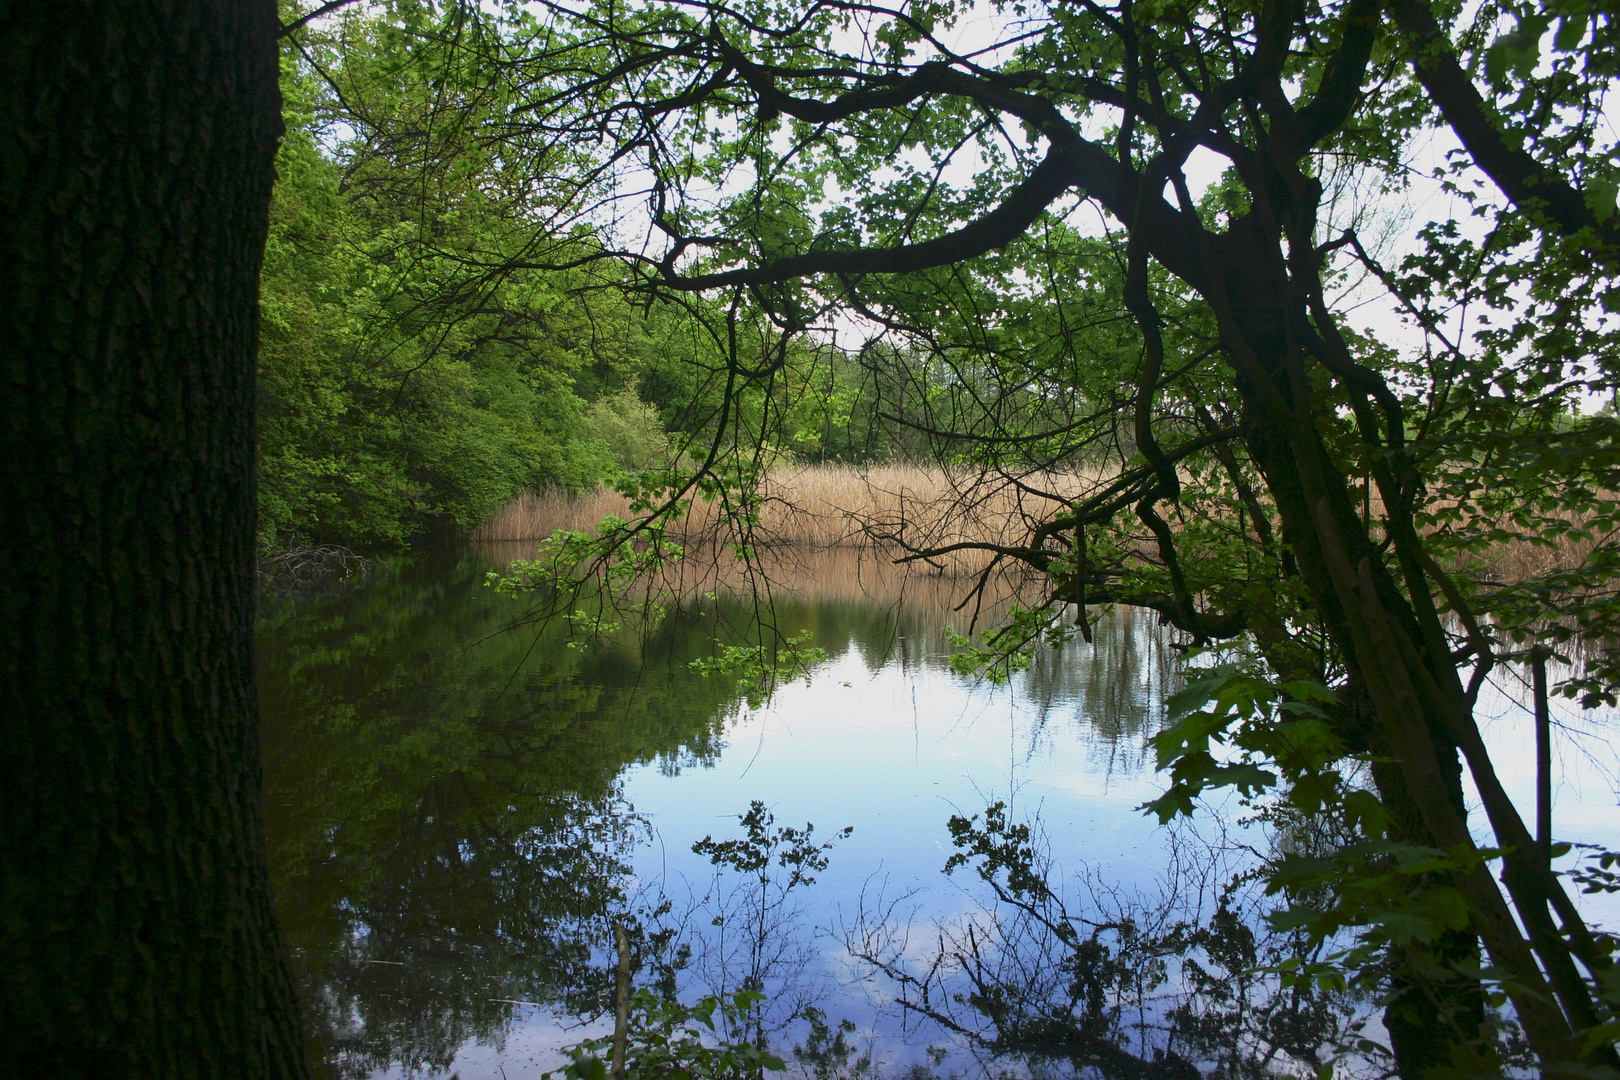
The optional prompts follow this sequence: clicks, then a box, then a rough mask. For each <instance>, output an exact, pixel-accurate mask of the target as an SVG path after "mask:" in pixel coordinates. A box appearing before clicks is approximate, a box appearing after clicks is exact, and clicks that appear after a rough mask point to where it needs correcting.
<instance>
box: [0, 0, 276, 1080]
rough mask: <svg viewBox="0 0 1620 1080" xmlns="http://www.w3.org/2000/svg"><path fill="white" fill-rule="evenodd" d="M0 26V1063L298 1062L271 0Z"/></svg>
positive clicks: (33, 12)
mask: <svg viewBox="0 0 1620 1080" xmlns="http://www.w3.org/2000/svg"><path fill="white" fill-rule="evenodd" d="M0 23H3V25H0V29H3V33H0V138H3V144H0V230H3V236H4V239H3V242H0V296H4V297H5V304H6V306H7V315H6V318H5V320H4V322H3V324H0V325H3V329H0V335H3V337H0V341H3V346H0V365H3V368H0V370H3V372H4V380H5V385H4V389H3V392H0V411H3V421H0V432H3V435H0V450H3V452H0V476H3V492H4V494H3V496H0V498H3V502H0V519H3V521H4V528H3V530H0V664H3V668H0V716H3V718H4V719H3V723H4V738H3V740H0V800H3V801H0V837H3V841H0V869H3V884H0V956H3V957H4V958H5V961H4V965H3V968H0V980H3V981H0V1060H3V1061H5V1062H6V1063H7V1067H8V1071H9V1073H10V1074H12V1075H18V1076H31V1077H33V1076H94V1077H98V1078H99V1077H148V1076H150V1077H165V1078H167V1077H192V1076H196V1077H232V1078H246V1077H290V1076H300V1075H305V1074H307V1071H308V1070H307V1066H306V1064H305V1055H304V1049H303V1036H302V1033H301V1031H300V1028H299V1024H298V1018H297V1013H296V1008H295V999H294V993H293V988H292V984H291V980H290V978H289V976H288V972H287V968H286V964H285V958H284V956H283V953H282V950H281V947H280V944H279V938H278V935H277V931H276V927H275V923H274V920H273V918H272V914H271V907H270V897H269V890H268V883H267V877H266V870H265V859H264V842H263V837H262V825H261V815H260V806H259V763H258V749H257V739H258V733H257V711H256V703H255V699H254V690H253V682H252V671H253V668H252V662H251V659H252V658H251V635H252V629H253V580H252V568H251V560H252V555H253V549H252V545H253V518H254V494H253V412H252V410H253V355H254V348H255V343H256V338H257V291H258V272H259V263H260V258H261V256H262V251H263V246H264V239H265V229H266V215H267V208H268V204H269V198H270V188H271V183H272V178H273V166H272V161H273V155H274V150H275V145H276V139H277V137H278V135H279V131H280V119H279V105H280V102H279V95H278V91H277V51H276V42H275V38H276V33H277V23H276V10H275V4H274V2H273V0H169V2H166V3H158V2H148V0H124V2H117V3H104V4H90V3H32V4H23V3H19V4H11V5H8V10H7V14H6V15H5V16H4V18H3V20H0Z"/></svg>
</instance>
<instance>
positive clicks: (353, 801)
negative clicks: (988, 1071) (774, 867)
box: [259, 551, 1175, 1076]
mask: <svg viewBox="0 0 1620 1080" xmlns="http://www.w3.org/2000/svg"><path fill="white" fill-rule="evenodd" d="M524 553H526V552H522V551H503V552H499V553H496V554H494V555H493V556H492V555H490V554H488V553H486V554H483V555H481V554H480V553H478V552H462V553H460V554H457V555H446V556H442V557H437V558H424V559H417V560H401V561H400V562H398V563H396V564H393V565H391V566H389V567H384V568H382V569H381V570H379V572H376V573H373V574H372V575H371V576H370V577H369V578H368V579H367V580H365V581H364V582H362V583H361V584H360V585H358V586H345V585H343V584H342V583H335V584H331V585H328V586H326V587H324V588H323V589H317V590H314V591H310V590H307V589H306V590H305V591H303V592H300V593H297V594H294V595H284V594H278V593H276V592H275V591H273V590H270V591H267V594H266V596H265V598H264V603H263V615H262V619H261V628H260V639H259V662H260V686H261V694H262V700H263V711H264V767H265V790H266V817H267V825H268V836H269V843H270V854H271V862H272V872H273V875H274V884H275V889H276V896H277V902H278V907H279V911H280V915H281V919H282V922H283V925H284V927H285V929H286V931H287V934H288V938H289V940H290V942H291V945H292V948H293V950H294V954H295V958H296V961H297V966H298V970H299V973H300V978H301V985H302V992H303V996H304V1000H305V1007H306V1010H307V1017H308V1021H309V1024H310V1026H311V1033H312V1037H313V1038H314V1039H315V1040H317V1041H318V1042H319V1043H321V1044H322V1045H321V1053H322V1054H323V1055H324V1057H325V1058H326V1060H327V1061H328V1063H329V1064H330V1065H331V1067H332V1068H333V1069H334V1071H335V1072H337V1073H338V1074H339V1075H342V1076H362V1075H366V1074H368V1073H373V1072H377V1071H382V1070H387V1069H391V1068H398V1069H401V1070H403V1071H405V1072H407V1073H409V1072H414V1071H445V1070H448V1069H449V1068H450V1067H451V1066H452V1063H453V1062H454V1061H455V1059H456V1056H457V1054H458V1052H462V1051H464V1050H465V1049H466V1047H467V1045H468V1044H469V1043H473V1042H476V1043H481V1044H485V1045H496V1046H498V1045H500V1044H501V1043H502V1041H503V1039H504V1038H505V1037H506V1035H507V1034H508V1032H509V1030H510V1027H511V1024H512V1023H513V1020H514V1017H515V1016H516V1015H517V1011H518V1010H519V1009H521V1008H522V1007H523V1006H522V1005H520V1004H518V1003H533V1004H536V1005H539V1006H542V1007H543V1008H545V1009H547V1010H550V1011H551V1012H552V1013H553V1014H555V1015H557V1016H558V1017H567V1016H582V1015H584V1016H589V1015H596V1014H600V1013H602V1012H604V1011H606V1009H607V1007H608V1005H609V1001H610V996H611V974H610V973H609V972H608V971H607V970H606V969H605V967H604V966H603V963H602V961H603V958H604V956H605V954H606V951H607V950H606V949H605V945H606V943H607V942H608V940H609V938H610V920H612V919H624V918H626V917H629V918H631V919H632V920H634V919H635V918H636V909H637V908H638V907H640V906H641V905H643V904H644V903H645V901H644V898H643V896H642V894H640V893H637V894H635V895H627V894H629V893H631V892H632V890H634V889H639V888H641V887H642V886H643V885H645V884H646V883H636V882H634V881H633V880H632V876H631V873H630V864H631V855H632V852H633V850H634V849H635V848H636V846H637V845H638V844H640V843H642V842H643V841H644V840H645V839H646V836H647V829H646V827H645V824H644V823H643V822H642V821H641V820H640V819H639V818H638V817H637V816H636V814H635V812H634V810H633V808H632V807H631V806H630V805H629V804H628V800H627V799H626V798H625V796H624V793H623V789H622V777H623V775H624V773H625V771H626V769H627V768H629V767H630V766H633V765H637V764H655V765H656V767H658V768H659V769H661V770H663V771H665V772H679V771H681V770H684V769H688V768H693V767H702V766H704V765H705V764H708V763H712V762H713V761H714V760H715V759H716V758H717V756H718V755H719V753H720V751H721V750H722V748H723V746H724V735H725V731H726V726H727V724H728V722H729V720H730V719H731V718H732V717H734V716H735V715H736V710H737V705H738V701H737V694H736V688H735V686H734V685H730V684H728V683H727V682H726V681H725V680H723V679H705V678H702V677H700V676H699V675H698V674H696V673H695V672H694V671H693V670H692V668H691V666H690V662H691V661H692V660H694V659H697V658H699V657H702V656H708V655H711V654H712V652H713V651H714V649H715V648H716V644H715V642H716V641H720V642H725V641H728V640H730V641H745V640H747V639H748V635H749V634H750V633H751V631H752V629H753V627H754V626H755V625H756V620H757V619H758V618H760V617H761V616H762V615H764V616H766V617H767V618H774V620H775V625H776V626H779V627H781V628H782V629H783V630H784V631H785V632H789V633H792V632H797V631H799V630H802V629H809V630H811V631H812V632H813V634H814V639H813V640H814V642H815V643H816V644H818V645H822V646H824V647H826V648H827V649H828V650H829V651H831V652H833V653H834V654H835V655H836V654H838V653H841V652H848V651H850V650H853V651H854V652H855V654H857V655H858V656H859V657H860V658H861V659H862V661H863V662H864V664H865V665H866V666H867V668H868V669H870V670H872V671H874V672H875V671H876V670H878V669H879V668H881V667H883V666H884V665H885V664H889V663H898V664H901V665H902V666H909V665H912V664H918V663H921V662H923V659H922V656H921V654H923V653H926V654H928V662H929V663H934V662H937V659H938V657H937V655H935V654H937V652H938V649H937V648H936V647H935V643H937V642H938V641H939V629H940V628H941V627H942V626H944V625H947V624H949V623H951V622H953V621H959V620H960V618H961V616H959V615H955V614H953V613H952V611H951V606H952V603H953V602H954V599H955V598H956V596H957V594H958V593H959V590H960V583H959V582H956V581H952V580H950V579H931V578H916V577H913V578H907V579H904V580H900V579H893V574H892V571H890V570H889V569H888V568H886V567H885V566H884V565H883V564H882V563H881V562H878V561H875V560H873V559H872V558H871V557H870V556H868V558H867V559H865V560H860V559H858V558H854V557H853V556H848V555H847V553H845V554H840V553H833V554H831V555H828V556H825V557H818V559H817V560H815V561H811V560H805V561H804V562H803V563H802V564H797V563H795V562H794V560H793V559H792V558H787V559H782V560H779V561H778V562H777V563H776V564H775V565H774V566H773V567H771V568H770V571H771V573H772V574H773V575H774V581H773V586H774V591H773V594H772V595H773V597H774V599H773V601H772V602H771V604H770V605H769V606H764V605H756V604H755V603H754V602H753V600H752V599H751V596H752V595H753V594H752V592H751V590H750V589H749V588H746V587H740V586H746V585H747V583H739V582H737V581H732V580H727V579H726V577H725V571H724V569H723V568H720V569H716V567H715V564H714V563H713V562H712V561H711V562H704V561H702V560H695V561H694V563H693V567H692V571H691V572H692V574H693V576H692V577H691V579H690V580H687V581H684V582H681V583H680V586H681V587H680V592H681V594H682V595H684V596H686V597H693V598H699V599H698V600H697V601H696V602H695V603H692V604H690V605H689V606H688V607H687V608H686V609H684V610H682V609H676V610H674V611H673V612H672V613H671V614H670V615H669V617H668V618H666V619H664V620H663V621H662V622H660V623H658V624H656V625H642V626H636V625H630V626H629V627H628V628H621V629H614V630H612V631H610V632H608V633H607V634H605V635H604V636H603V637H601V638H599V639H596V640H593V641H590V642H582V641H578V640H572V639H570V637H569V628H568V627H567V626H566V625H564V624H553V625H551V626H547V627H538V628H537V627H534V626H519V627H517V628H515V629H514V628H512V627H511V623H512V621H513V620H514V619H515V618H517V617H518V616H519V615H521V614H522V612H523V611H524V610H525V606H524V602H523V601H521V600H514V599H512V598H509V597H505V596H501V595H499V594H497V593H495V592H494V591H493V590H490V589H487V588H484V587H483V584H484V575H485V573H486V572H487V571H488V570H490V569H493V568H495V567H497V566H499V565H502V564H503V563H504V561H505V560H506V558H508V557H511V556H515V555H519V554H524ZM796 592H797V595H795V594H796ZM902 595H903V597H904V602H903V603H901V601H900V597H901V596H902ZM993 599H994V600H996V601H1001V600H1005V599H1006V598H1005V597H997V598H993ZM627 621H629V622H632V623H633V620H627ZM1155 640H1156V639H1155ZM1144 641H1146V637H1145V636H1144V635H1139V634H1134V633H1120V634H1117V635H1114V636H1112V637H1110V638H1108V639H1107V640H1099V642H1098V645H1097V646H1096V647H1094V648H1091V649H1088V650H1083V651H1079V650H1071V651H1066V652H1064V653H1062V654H1054V655H1052V656H1049V657H1044V658H1041V659H1039V660H1038V661H1037V663H1036V665H1035V667H1034V668H1033V669H1032V670H1031V671H1030V672H1029V673H1028V675H1027V676H1026V677H1025V690H1024V691H1023V693H1024V696H1025V698H1026V699H1027V700H1029V701H1031V702H1034V703H1036V704H1037V706H1038V705H1039V703H1040V702H1042V701H1045V702H1049V703H1053V705H1054V706H1060V707H1054V708H1052V709H1051V713H1052V715H1053V716H1054V717H1056V716H1058V715H1059V714H1062V715H1063V716H1065V717H1068V718H1070V719H1071V720H1074V719H1075V718H1077V717H1082V716H1083V717H1084V723H1085V724H1087V725H1088V726H1089V727H1090V728H1091V729H1092V730H1093V731H1094V733H1095V734H1096V735H1097V736H1101V738H1100V739H1098V740H1097V741H1098V742H1105V743H1106V744H1107V745H1108V746H1110V747H1112V749H1111V750H1110V751H1109V752H1110V753H1113V754H1118V755H1122V756H1121V758H1120V764H1121V765H1122V766H1127V770H1126V771H1136V770H1137V769H1139V768H1140V766H1141V762H1140V760H1139V757H1140V755H1141V753H1142V752H1143V749H1144V745H1145V744H1144V743H1143V736H1144V735H1145V734H1146V733H1148V732H1149V730H1150V728H1151V725H1152V724H1153V723H1154V717H1155V715H1156V713H1155V708H1156V703H1157V701H1158V700H1160V697H1161V695H1162V692H1163V691H1164V690H1165V688H1167V687H1170V686H1171V684H1172V683H1173V681H1174V678H1175V675H1174V671H1173V667H1174V661H1173V658H1172V656H1171V653H1170V651H1169V650H1168V649H1163V648H1160V647H1158V646H1157V645H1153V644H1152V643H1148V645H1149V647H1151V648H1152V650H1153V651H1152V652H1151V654H1148V653H1144V652H1143V651H1142V650H1143V649H1144V647H1145V646H1144ZM1123 673H1131V675H1130V679H1122V677H1121V676H1122V674H1123ZM1076 722H1078V721H1076ZM1072 734H1073V733H1072V732H1071V731H1070V730H1069V727H1068V725H1067V724H1060V723H1052V724H1048V723H1047V722H1046V721H1045V719H1044V717H1043V718H1042V719H1041V720H1040V722H1038V723H1037V724H1036V726H1035V730H1034V731H1033V733H1032V737H1033V738H1034V739H1036V740H1042V739H1044V740H1059V741H1061V740H1064V739H1067V738H1070V737H1071V736H1072ZM1032 752H1033V749H1032ZM1127 759H1129V760H1127ZM806 782H807V783H814V782H815V780H814V778H813V777H807V778H806ZM743 809H745V807H742V806H738V807H736V810H738V811H741V810H743ZM826 824H827V825H829V826H833V827H835V828H836V827H841V826H843V825H846V824H854V825H856V826H857V828H859V827H860V825H861V822H859V821H844V820H840V821H836V822H827V823H826ZM672 839H674V840H676V841H677V842H681V838H672ZM693 839H696V837H690V838H685V841H684V842H690V841H691V840H693ZM722 841H723V838H722V840H717V841H716V843H720V842H722ZM720 899H721V900H722V901H724V899H725V898H720ZM734 899H735V898H734ZM680 914H681V913H679V912H675V913H673V916H671V917H668V918H665V919H664V920H663V922H664V923H666V924H667V923H670V922H672V921H674V922H680V923H681V924H682V925H683V927H684V928H686V929H687V930H688V931H689V933H690V934H691V935H694V936H692V937H690V938H689V940H688V944H689V945H691V946H693V949H694V951H693V954H692V955H693V956H694V958H695V960H702V958H703V957H704V955H705V953H704V944H705V943H704V942H703V941H702V940H699V939H698V938H697V937H696V936H695V935H700V934H702V933H704V932H705V927H706V926H708V920H707V919H706V918H704V917H686V918H684V919H682V918H679V916H680ZM733 914H735V912H733ZM641 915H642V917H643V918H642V926H641V928H642V930H644V931H655V930H656V925H657V923H658V920H656V919H650V918H646V916H647V913H646V912H641ZM688 915H689V916H701V913H698V912H690V913H688ZM640 940H641V943H642V944H643V945H644V946H646V947H644V948H641V949H638V952H639V953H641V954H642V956H641V959H643V960H646V961H648V966H647V967H646V968H645V969H644V970H643V971H642V974H641V975H640V976H639V977H638V981H640V982H642V983H643V984H646V983H647V982H648V981H650V980H653V978H654V975H655V968H656V961H655V959H654V953H657V952H660V951H662V952H663V953H664V954H665V955H666V956H667V955H670V954H671V953H672V952H674V951H678V948H679V944H680V942H676V941H673V940H671V941H668V942H665V943H664V946H665V948H664V949H663V950H659V949H656V948H653V947H652V946H653V942H651V941H650V940H649V939H647V938H641V939H640ZM715 948H716V949H719V948H720V945H719V944H716V945H715ZM710 951H711V952H713V950H710ZM714 955H719V954H718V953H714ZM1059 960H1061V958H1059ZM712 966H713V965H708V964H705V963H696V962H695V963H694V965H693V967H692V968H691V969H689V970H688V971H687V972H686V973H685V974H682V975H680V976H679V977H680V979H681V980H682V981H683V982H685V983H688V984H692V985H689V986H687V989H688V990H690V991H693V992H696V993H713V992H728V991H734V990H737V989H741V988H742V987H741V986H696V985H695V982H696V981H697V980H698V976H699V975H701V974H704V972H703V971H702V970H701V969H703V968H705V967H712ZM721 966H723V967H724V966H728V965H721ZM666 974H667V975H668V976H669V978H666V979H665V980H664V981H665V982H666V984H669V985H671V986H672V985H673V982H674V980H675V977H676V973H674V972H666ZM756 981H757V980H756ZM666 988H668V987H666ZM768 989H772V990H780V989H781V988H780V987H777V986H772V987H769V988H768ZM839 1019H840V1017H838V1016H833V1017H831V1021H830V1022H829V1020H828V1018H827V1017H826V1016H824V1015H823V1014H819V1013H816V1014H813V1015H810V1016H809V1028H810V1030H809V1035H808V1038H807V1039H806V1040H805V1042H804V1044H803V1046H804V1050H805V1051H806V1054H805V1055H804V1056H803V1057H802V1058H801V1061H800V1065H801V1066H802V1067H803V1068H805V1069H807V1070H808V1071H810V1072H812V1073H816V1074H820V1073H822V1072H826V1071H828V1066H829V1063H830V1062H831V1061H832V1059H833V1058H837V1059H838V1061H839V1064H840V1066H841V1067H840V1068H839V1069H837V1070H835V1071H838V1072H843V1071H848V1070H849V1068H850V1067H852V1063H853V1062H856V1061H859V1060H866V1061H868V1062H869V1064H868V1066H867V1067H871V1066H870V1057H863V1055H862V1054H853V1056H851V1055H852V1051H851V1050H850V1048H851V1047H852V1046H853V1045H854V1044H853V1043H849V1042H847V1041H844V1042H841V1041H840V1040H841V1039H842V1038H843V1036H844V1034H846V1031H845V1029H842V1028H837V1029H835V1028H834V1027H832V1026H830V1023H831V1024H836V1023H837V1021H838V1020H839ZM1003 1019H1004V1020H1010V1019H1011V1016H1010V1014H1009V1016H1008V1017H1003ZM817 1023H819V1024H820V1025H821V1026H820V1028H819V1029H818V1028H817V1027H816V1025H817ZM818 1030H819V1035H818ZM759 1034H760V1033H759V1032H753V1033H752V1035H753V1036H754V1037H756V1038H757V1037H758V1036H759ZM787 1034H788V1033H786V1032H783V1033H782V1037H784V1038H785V1037H787ZM566 1038H567V1036H566V1035H561V1036H560V1039H562V1040H566ZM1007 1048H1008V1049H1014V1048H1013V1047H1011V1046H1010V1045H1009V1046H1008V1047H1007ZM1025 1049H1028V1048H1027V1047H1026V1048H1025ZM840 1051H842V1052H840ZM817 1054H820V1057H819V1058H818V1057H817Z"/></svg>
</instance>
